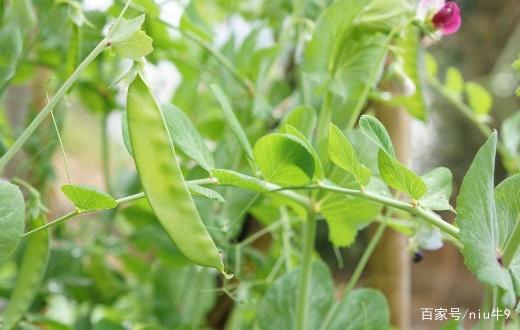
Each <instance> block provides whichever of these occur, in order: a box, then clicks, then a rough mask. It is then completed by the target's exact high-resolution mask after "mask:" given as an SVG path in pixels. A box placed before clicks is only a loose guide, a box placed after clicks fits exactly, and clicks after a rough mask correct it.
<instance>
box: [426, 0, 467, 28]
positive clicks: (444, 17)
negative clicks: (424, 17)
mask: <svg viewBox="0 0 520 330" xmlns="http://www.w3.org/2000/svg"><path fill="white" fill-rule="evenodd" d="M432 22H433V25H434V26H435V27H436V28H437V29H439V30H441V31H442V34H444V35H450V34H454V33H456V32H457V31H458V30H459V28H460V26H461V24H462V19H461V18H460V9H459V5H457V4H456V3H455V2H452V1H449V2H446V3H445V4H444V6H443V7H442V9H441V10H439V11H438V12H437V13H436V14H435V15H434V16H433V19H432Z"/></svg>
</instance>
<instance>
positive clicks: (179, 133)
mask: <svg viewBox="0 0 520 330" xmlns="http://www.w3.org/2000/svg"><path fill="white" fill-rule="evenodd" d="M161 110H162V113H163V116H164V120H165V121H166V125H167V126H168V131H169V133H170V136H171V138H172V140H173V143H174V144H175V146H177V147H178V148H179V149H181V150H182V151H183V152H184V153H185V154H186V155H188V157H190V158H191V159H193V160H195V161H196V162H197V164H199V165H200V166H201V167H202V168H204V169H205V170H206V171H209V170H211V169H212V168H214V167H215V160H214V159H213V156H212V155H211V152H210V151H209V150H208V147H207V146H206V144H205V143H204V139H203V138H202V136H201V135H200V134H199V132H198V131H197V129H196V128H195V126H194V125H193V123H192V122H191V120H190V119H189V118H188V116H187V115H186V114H185V113H184V112H182V110H180V109H179V108H177V107H175V106H173V105H171V104H166V105H163V106H162V107H161Z"/></svg>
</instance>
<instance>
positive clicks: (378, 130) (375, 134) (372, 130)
mask: <svg viewBox="0 0 520 330" xmlns="http://www.w3.org/2000/svg"><path fill="white" fill-rule="evenodd" d="M359 128H361V131H362V132H363V133H365V134H366V135H367V136H368V137H369V138H370V139H371V140H372V141H374V142H375V144H377V146H378V147H379V148H381V149H383V150H384V151H385V152H386V153H387V154H389V155H390V156H392V157H394V158H395V157H396V156H395V150H394V145H393V144H392V140H391V139H390V135H388V132H387V131H386V128H385V126H384V125H383V124H382V123H381V122H380V121H379V120H377V118H376V117H374V116H369V115H363V116H361V119H360V120H359Z"/></svg>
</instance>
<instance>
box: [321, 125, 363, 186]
mask: <svg viewBox="0 0 520 330" xmlns="http://www.w3.org/2000/svg"><path fill="white" fill-rule="evenodd" d="M328 153H329V157H330V159H331V160H332V162H333V163H334V164H336V165H337V166H339V167H340V168H341V169H343V170H345V171H347V172H349V173H351V174H352V175H353V176H354V177H355V178H356V181H357V182H358V183H359V185H360V186H361V187H364V186H366V185H367V184H368V181H369V180H370V176H371V175H372V172H371V171H370V169H368V168H367V167H366V166H365V165H363V164H361V163H360V162H359V160H358V158H357V155H356V151H355V150H354V147H353V146H352V145H351V144H350V142H349V140H348V139H347V137H346V136H345V135H344V134H343V132H341V130H340V129H339V128H338V127H337V126H334V125H333V124H330V125H329V144H328Z"/></svg>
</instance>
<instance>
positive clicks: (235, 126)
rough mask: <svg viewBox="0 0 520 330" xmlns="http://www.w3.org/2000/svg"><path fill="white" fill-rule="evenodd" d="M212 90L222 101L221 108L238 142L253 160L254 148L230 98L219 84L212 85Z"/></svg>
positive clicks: (220, 101)
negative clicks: (232, 106)
mask: <svg viewBox="0 0 520 330" xmlns="http://www.w3.org/2000/svg"><path fill="white" fill-rule="evenodd" d="M211 90H212V91H213V93H214V94H215V97H216V98H217V100H218V101H219V103H220V106H221V109H222V111H223V113H224V117H225V118H226V121H227V122H228V124H229V126H230V127H231V130H232V131H233V134H235V136H236V138H237V139H238V142H239V143H240V145H241V146H242V148H243V149H244V152H245V153H246V156H247V157H248V158H249V159H250V160H253V158H254V156H253V149H252V148H251V144H250V143H249V139H248V138H247V135H246V133H245V132H244V129H243V128H242V126H241V125H240V122H239V121H238V119H237V117H236V116H235V113H234V112H233V109H232V108H231V105H230V103H229V100H228V98H227V97H226V95H225V94H224V91H223V90H222V88H220V87H219V86H217V85H211Z"/></svg>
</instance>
